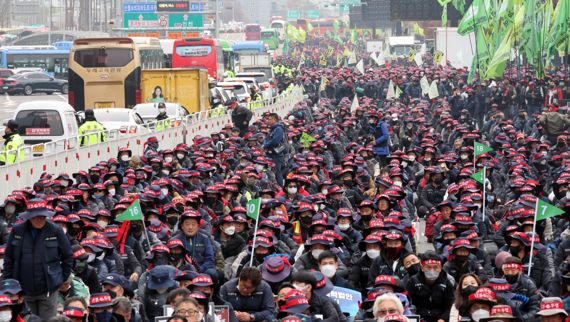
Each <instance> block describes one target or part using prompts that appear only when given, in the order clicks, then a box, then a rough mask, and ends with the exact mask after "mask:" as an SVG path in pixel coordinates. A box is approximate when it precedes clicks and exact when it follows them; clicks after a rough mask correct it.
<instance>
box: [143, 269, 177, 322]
mask: <svg viewBox="0 0 570 322" xmlns="http://www.w3.org/2000/svg"><path fill="white" fill-rule="evenodd" d="M175 275H176V271H175V268H174V267H172V266H168V265H160V266H156V267H154V268H153V269H152V270H151V271H150V272H149V274H148V279H147V283H146V287H145V288H144V289H143V291H142V292H141V293H142V294H141V293H139V296H140V301H141V304H142V305H143V307H144V310H141V313H142V315H143V320H145V321H148V320H150V321H152V320H154V318H155V317H157V316H162V314H163V309H162V307H163V306H164V305H165V304H166V300H167V299H168V292H170V291H171V290H173V289H175V288H176V287H177V284H176V281H175V280H174V277H175ZM139 292H140V289H139Z"/></svg>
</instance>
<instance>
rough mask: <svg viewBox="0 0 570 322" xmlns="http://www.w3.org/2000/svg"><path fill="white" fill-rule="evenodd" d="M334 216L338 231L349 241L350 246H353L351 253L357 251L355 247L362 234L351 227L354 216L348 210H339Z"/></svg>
mask: <svg viewBox="0 0 570 322" xmlns="http://www.w3.org/2000/svg"><path fill="white" fill-rule="evenodd" d="M336 215H337V219H336V221H337V226H338V229H340V231H341V232H342V233H343V234H344V235H346V236H347V237H348V239H349V240H350V245H352V246H353V248H352V252H356V251H358V248H357V246H358V243H360V241H361V240H362V234H361V233H360V232H359V231H358V230H356V229H354V227H352V225H353V224H354V214H353V213H352V211H351V210H350V209H348V208H340V209H339V210H338V211H337V213H336Z"/></svg>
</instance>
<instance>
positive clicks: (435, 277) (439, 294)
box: [406, 251, 454, 322]
mask: <svg viewBox="0 0 570 322" xmlns="http://www.w3.org/2000/svg"><path fill="white" fill-rule="evenodd" d="M421 260H422V270H421V271H420V272H418V273H417V274H416V275H414V276H411V277H410V280H409V281H408V284H407V286H406V289H407V290H408V297H409V298H410V300H411V301H412V303H414V305H415V306H416V309H417V314H418V315H421V317H422V318H423V319H424V320H425V321H426V322H443V321H449V310H450V308H451V305H452V304H453V301H454V295H453V294H454V292H453V290H454V287H453V283H452V281H451V280H450V279H449V278H448V276H447V273H446V272H445V271H444V270H443V269H442V265H441V259H440V258H439V255H438V254H436V253H435V252H433V251H428V252H426V253H424V254H423V256H421Z"/></svg>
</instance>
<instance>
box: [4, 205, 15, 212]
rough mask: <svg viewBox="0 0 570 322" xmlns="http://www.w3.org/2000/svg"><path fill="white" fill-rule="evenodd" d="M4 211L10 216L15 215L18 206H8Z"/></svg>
mask: <svg viewBox="0 0 570 322" xmlns="http://www.w3.org/2000/svg"><path fill="white" fill-rule="evenodd" d="M4 211H6V213H8V214H13V213H14V212H16V206H14V205H8V206H6V208H4Z"/></svg>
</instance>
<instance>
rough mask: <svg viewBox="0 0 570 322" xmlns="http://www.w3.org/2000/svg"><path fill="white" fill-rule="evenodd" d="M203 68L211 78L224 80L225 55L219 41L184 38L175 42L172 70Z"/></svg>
mask: <svg viewBox="0 0 570 322" xmlns="http://www.w3.org/2000/svg"><path fill="white" fill-rule="evenodd" d="M185 67H201V68H205V69H207V70H208V75H210V77H212V78H214V79H216V80H219V81H221V80H222V79H223V78H224V54H223V51H222V46H221V44H220V42H219V41H217V40H215V39H211V38H184V39H177V40H176V41H175V42H174V48H173V50H172V68H185Z"/></svg>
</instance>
